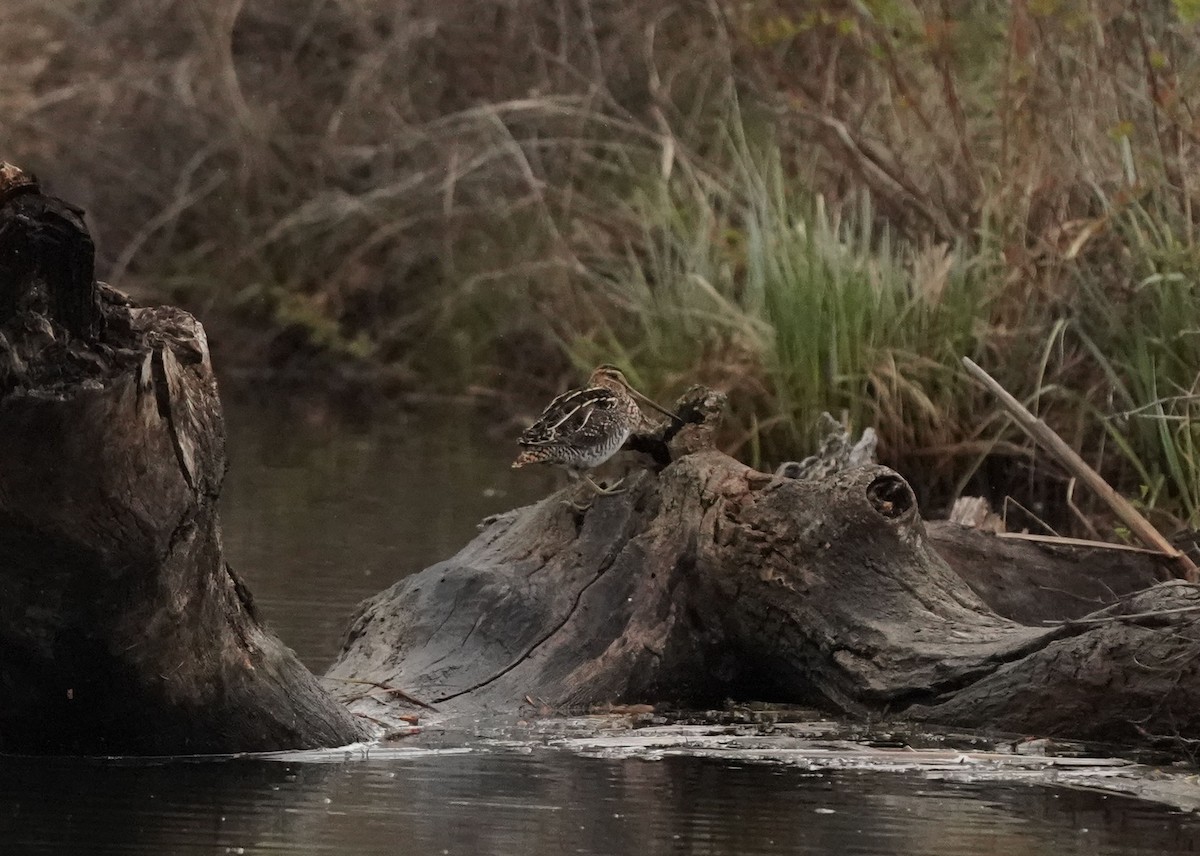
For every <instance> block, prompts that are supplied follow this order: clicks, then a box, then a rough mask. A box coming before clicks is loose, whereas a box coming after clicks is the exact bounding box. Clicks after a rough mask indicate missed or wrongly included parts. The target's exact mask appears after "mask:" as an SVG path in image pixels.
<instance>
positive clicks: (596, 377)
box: [588, 363, 633, 390]
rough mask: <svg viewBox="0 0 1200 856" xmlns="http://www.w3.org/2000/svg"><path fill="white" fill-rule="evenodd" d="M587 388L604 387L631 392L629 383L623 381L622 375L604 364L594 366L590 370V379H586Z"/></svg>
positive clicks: (613, 367) (607, 364)
mask: <svg viewBox="0 0 1200 856" xmlns="http://www.w3.org/2000/svg"><path fill="white" fill-rule="evenodd" d="M588 386H604V387H609V388H611V387H620V388H622V389H627V390H632V389H633V387H631V386H630V385H629V381H628V380H626V379H625V375H624V373H623V372H622V371H621V370H620V369H619V368H617V367H616V366H614V365H610V364H609V363H605V364H603V365H600V366H596V368H594V369H593V370H592V374H591V377H589V378H588Z"/></svg>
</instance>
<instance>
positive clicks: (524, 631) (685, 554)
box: [330, 389, 1200, 739]
mask: <svg viewBox="0 0 1200 856" xmlns="http://www.w3.org/2000/svg"><path fill="white" fill-rule="evenodd" d="M721 403H722V400H721V397H720V396H719V395H718V394H716V393H712V392H711V391H707V390H702V389H697V390H693V391H692V392H691V393H689V394H688V395H687V396H685V397H684V398H683V399H681V400H680V402H679V405H678V410H679V412H680V413H681V414H682V415H684V416H685V418H686V419H687V420H688V421H689V423H690V424H688V425H687V426H686V427H684V428H683V429H682V430H681V431H677V432H676V429H675V428H674V427H672V428H670V429H667V428H666V426H664V431H663V432H662V434H661V435H660V436H659V438H658V439H657V441H656V440H655V438H648V439H647V438H642V439H641V440H639V441H638V443H637V446H638V447H640V448H642V449H643V450H644V451H645V450H649V449H651V448H654V447H655V445H656V442H657V445H658V447H660V448H661V447H664V446H665V447H666V448H667V449H668V454H667V455H666V456H665V457H663V456H657V457H656V458H655V461H654V462H653V463H652V461H651V459H650V458H648V457H642V458H641V459H640V463H639V464H638V465H639V466H644V467H646V469H644V471H642V472H641V473H640V474H639V475H636V476H634V477H631V478H629V479H628V480H627V481H626V484H628V485H629V490H627V491H626V492H625V493H620V494H616V495H613V496H604V497H599V498H597V499H596V501H595V502H594V503H593V505H592V506H591V508H590V509H589V510H588V511H587V512H586V513H583V514H580V513H577V512H576V511H574V510H573V509H572V508H571V507H570V506H568V505H566V504H565V503H564V499H567V498H568V497H569V492H566V491H564V492H560V493H558V494H555V495H553V496H550V497H547V498H546V499H545V500H543V501H542V502H540V503H538V504H536V505H533V506H529V507H526V508H521V509H517V510H515V511H513V512H510V513H508V514H505V515H501V516H499V517H497V518H495V519H492V520H490V521H488V522H487V525H486V526H485V527H484V528H483V531H482V532H481V533H480V535H479V536H478V537H477V538H476V539H475V540H474V541H472V542H471V543H470V544H468V545H467V546H466V547H465V548H464V549H463V550H462V551H461V552H459V553H458V554H457V555H456V556H454V557H453V558H451V559H448V560H447V561H444V562H441V563H439V564H437V565H434V566H433V567H431V568H428V569H427V570H425V571H423V572H421V573H419V574H416V575H415V576H412V577H409V578H407V579H404V580H402V581H400V582H398V583H397V584H395V585H394V586H392V587H391V588H390V589H388V590H386V591H384V592H382V593H381V594H379V595H377V596H376V597H375V598H373V599H371V600H370V601H368V602H367V603H366V604H364V606H363V608H362V609H361V611H360V613H359V615H358V616H357V617H356V618H355V620H354V622H353V624H352V626H351V629H350V631H349V635H348V638H347V642H346V647H345V650H344V651H343V653H342V655H341V658H340V659H339V661H338V662H337V663H336V664H335V665H334V667H333V668H332V670H331V673H330V674H331V676H334V677H338V678H342V679H351V680H370V681H375V682H379V683H381V684H385V685H387V686H399V687H404V688H405V690H406V691H407V692H410V693H412V694H413V695H414V696H416V697H418V698H421V699H423V700H425V701H427V702H429V703H430V704H433V705H435V706H436V707H437V708H438V710H439V711H441V712H445V713H449V714H453V713H455V712H479V711H483V710H492V711H500V712H503V711H514V710H517V709H518V708H520V707H521V706H522V705H523V704H525V703H526V702H525V700H527V699H537V700H538V701H539V704H540V705H544V706H548V707H549V708H552V709H564V708H570V707H576V706H588V705H597V704H605V703H614V704H623V703H639V702H661V701H670V702H675V703H683V704H691V705H707V704H711V703H719V702H720V701H722V700H723V699H726V698H731V697H732V698H735V699H758V700H773V701H790V702H804V703H813V704H817V705H820V706H821V707H823V708H825V709H827V710H830V711H831V712H835V713H846V714H860V715H867V714H870V715H876V714H884V713H890V714H897V713H904V714H906V715H909V716H913V717H916V718H920V719H923V720H927V721H931V722H939V723H947V724H955V725H973V726H992V727H1001V728H1004V729H1007V730H1016V731H1027V732H1037V733H1044V734H1059V735H1069V736H1073V737H1079V738H1087V737H1091V738H1106V739H1136V735H1137V733H1138V730H1139V729H1142V730H1144V731H1146V732H1151V733H1181V734H1195V733H1196V732H1197V731H1198V729H1200V719H1197V718H1196V716H1195V715H1194V714H1193V713H1192V712H1191V711H1195V710H1198V709H1200V706H1198V703H1200V681H1198V680H1197V679H1196V675H1195V674H1194V673H1193V666H1192V663H1193V662H1194V661H1195V660H1196V657H1195V656H1194V655H1195V654H1196V653H1197V651H1196V645H1197V642H1196V641H1195V639H1194V638H1193V637H1195V636H1196V620H1197V619H1196V616H1195V614H1193V613H1186V612H1185V613H1175V614H1172V615H1165V616H1155V617H1147V618H1138V619H1133V620H1131V621H1118V622H1111V623H1103V624H1072V625H1063V624H1057V625H1054V626H1046V625H1045V624H1044V623H1043V622H1044V621H1045V620H1047V619H1062V618H1072V617H1079V616H1081V615H1084V614H1087V613H1090V612H1094V611H1096V610H1098V609H1104V608H1106V605H1107V604H1112V603H1115V604H1116V606H1115V607H1107V608H1109V609H1120V610H1129V611H1133V612H1141V611H1146V610H1147V608H1149V607H1154V608H1163V609H1166V608H1172V607H1178V606H1180V605H1181V602H1186V601H1188V600H1189V599H1190V598H1193V597H1195V592H1194V588H1193V587H1190V586H1180V585H1178V584H1168V585H1158V586H1155V587H1153V588H1151V589H1150V591H1148V592H1145V593H1143V594H1137V595H1133V596H1130V593H1131V592H1134V591H1136V590H1139V589H1142V588H1146V587H1148V586H1151V585H1153V584H1154V583H1155V582H1156V581H1157V580H1159V579H1161V578H1162V577H1164V576H1166V575H1168V574H1167V572H1166V571H1165V570H1164V568H1163V567H1162V565H1161V560H1159V559H1156V558H1155V557H1152V556H1146V555H1143V554H1126V553H1119V554H1113V553H1111V552H1108V551H1103V552H1097V551H1091V552H1090V553H1073V552H1069V551H1067V552H1064V551H1062V550H1053V549H1047V548H1044V547H1041V546H1038V545H1034V544H1029V543H1022V542H1013V541H1002V540H1000V539H996V538H994V537H991V536H988V535H985V534H983V533H978V532H970V531H968V530H962V529H961V528H959V527H953V528H948V527H949V526H950V525H949V524H945V525H936V526H932V527H930V526H927V525H926V524H925V523H924V522H923V521H922V519H921V517H920V514H919V512H918V509H917V507H916V501H915V498H914V495H913V492H912V491H911V489H910V488H909V486H908V484H907V483H906V482H905V481H904V479H902V478H901V477H900V476H899V475H898V474H896V473H895V472H893V471H891V470H889V469H887V468H885V467H881V466H877V465H873V464H867V465H863V466H853V467H849V468H844V467H832V468H829V467H824V466H821V467H816V468H807V469H808V470H810V471H812V472H820V474H821V475H822V476H823V477H822V478H819V479H815V480H797V479H792V478H786V477H784V476H783V475H774V476H772V475H768V474H764V473H760V472H757V471H755V470H753V469H750V468H748V467H746V466H744V465H742V464H740V463H738V462H737V461H734V460H733V459H731V458H729V457H728V456H726V455H724V454H722V453H720V452H718V451H716V450H714V449H713V448H712V445H711V433H712V425H713V424H714V422H715V420H716V419H717V418H719V413H720V408H721ZM834 445H837V446H838V448H839V449H843V450H845V449H847V448H850V447H849V445H848V444H847V443H842V442H839V443H836V444H834ZM838 457H839V455H833V456H827V457H826V458H824V459H823V460H832V459H833V458H838ZM840 457H846V458H847V461H848V455H847V456H840ZM829 469H832V472H828V471H827V470H829ZM1122 595H1125V596H1126V598H1125V599H1121V596H1122ZM352 708H353V709H355V710H359V711H361V712H362V713H364V714H367V715H371V716H376V717H381V718H384V719H386V718H387V717H388V716H389V715H390V716H394V715H395V713H396V711H397V710H398V709H402V706H399V705H397V704H396V703H395V702H394V701H392V700H388V699H379V698H371V699H358V700H357V701H354V702H353V704H352Z"/></svg>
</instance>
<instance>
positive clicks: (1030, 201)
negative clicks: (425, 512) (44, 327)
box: [0, 0, 1200, 534]
mask: <svg viewBox="0 0 1200 856" xmlns="http://www.w3.org/2000/svg"><path fill="white" fill-rule="evenodd" d="M1196 6H1197V4H1195V3H1192V2H1184V0H1177V2H1174V3H1172V2H1152V0H1140V1H1139V2H1133V3H1129V2H1115V1H1114V2H1100V0H1094V2H1083V0H1060V2H1055V0H1014V2H950V0H938V2H932V0H929V1H928V2H927V0H916V2H899V0H895V2H893V0H862V2H831V1H830V0H819V2H783V0H778V1H777V2H776V0H764V2H738V0H711V2H690V0H682V2H668V0H478V2H472V3H445V2H411V0H399V2H371V0H321V2H316V0H307V2H284V0H212V2H207V3H199V2H194V0H132V2H117V0H107V2H105V0H63V2H59V3H53V4H48V3H44V2H35V0H10V2H9V4H8V6H7V7H6V15H5V16H4V17H3V19H0V56H3V57H4V66H5V74H4V75H2V76H0V115H2V116H3V122H2V123H0V152H2V156H3V157H4V158H6V159H9V160H12V161H14V162H17V163H19V164H22V165H24V166H27V167H29V168H31V169H33V170H34V171H35V172H38V173H40V174H41V175H42V176H43V178H45V179H47V180H48V183H49V184H50V186H51V188H52V190H54V191H55V192H57V193H58V194H60V195H63V196H65V197H68V198H70V199H73V200H77V201H79V202H80V203H81V204H83V205H84V206H85V207H87V208H88V209H89V212H90V222H91V224H92V226H93V228H94V231H95V233H96V237H97V239H98V243H99V245H100V248H101V252H102V255H103V258H102V259H101V270H102V272H103V275H104V276H105V277H106V278H107V279H108V280H109V281H111V282H113V284H115V285H117V286H118V287H121V288H124V289H127V290H130V291H132V292H134V293H135V294H137V295H141V296H145V297H151V298H155V299H168V300H172V301H177V302H180V303H182V304H184V305H185V306H187V307H189V308H190V309H192V310H193V311H195V312H197V313H198V314H199V315H200V316H201V317H202V318H203V319H204V320H205V321H206V323H207V324H208V325H209V326H210V328H212V329H213V330H215V331H216V335H215V337H214V338H215V339H216V341H217V343H218V348H219V351H218V353H219V355H220V357H221V359H222V360H223V361H224V362H225V363H226V364H227V365H228V366H230V367H231V369H236V368H238V367H252V368H255V369H262V368H266V369H268V370H269V371H271V372H273V373H277V374H286V373H288V372H292V373H299V374H303V375H305V376H308V375H312V374H314V373H320V372H324V371H334V372H347V371H349V372H357V373H363V374H366V375H369V376H370V377H373V378H376V379H378V381H379V383H380V385H381V386H383V387H384V388H387V389H393V390H395V389H398V390H412V389H420V390H436V391H439V392H452V393H462V392H474V393H476V394H478V395H481V396H484V397H486V398H487V399H488V400H492V401H495V402H497V406H498V407H499V408H502V409H503V410H505V411H506V412H509V413H516V414H520V413H524V412H529V411H532V410H534V409H536V408H537V407H538V406H540V404H541V403H543V402H544V400H545V399H546V398H547V397H548V396H549V395H550V394H552V393H554V392H557V391H559V390H561V389H562V388H563V387H564V386H565V385H567V384H569V383H572V382H577V379H578V377H579V375H580V371H581V370H582V369H584V368H585V367H586V366H587V365H588V364H589V363H593V362H595V361H598V360H608V361H615V362H619V363H621V364H622V365H623V366H625V367H627V368H628V369H629V370H630V376H631V377H632V379H633V380H634V381H635V382H636V383H638V384H640V385H641V386H642V387H643V388H644V389H645V390H646V391H647V392H650V393H653V394H655V395H659V396H666V395H667V394H669V393H671V392H676V391H678V389H679V387H680V386H681V385H683V384H687V383H691V382H707V383H711V384H716V385H720V386H722V387H724V388H728V389H729V390H730V391H731V393H732V397H733V401H734V411H733V414H732V418H731V420H730V426H729V431H728V436H727V444H728V447H729V449H730V450H731V451H733V452H735V453H737V454H739V455H741V456H742V457H743V458H744V459H746V460H748V461H750V462H752V463H755V464H759V465H763V466H766V465H770V464H772V463H774V462H776V461H778V460H780V459H783V458H786V457H794V456H800V455H802V454H804V453H806V452H807V451H810V450H811V444H812V443H813V440H814V438H813V437H812V436H811V427H810V426H812V425H813V424H814V422H815V417H816V415H817V413H819V411H820V410H822V409H827V410H830V411H832V412H834V413H835V414H838V415H841V416H842V417H843V418H845V419H846V420H847V421H848V422H849V423H851V424H852V425H853V426H854V427H855V428H856V429H861V428H862V427H864V426H866V425H873V426H875V427H876V428H877V429H878V430H879V432H880V436H881V453H882V455H883V457H884V459H885V460H886V461H887V462H889V463H891V464H892V465H894V466H896V467H897V468H898V469H900V470H901V472H903V473H904V474H905V475H906V476H908V477H909V478H910V480H912V481H913V482H914V484H916V485H918V486H919V488H920V489H921V491H922V493H923V496H922V499H923V501H924V502H925V503H926V505H927V506H933V507H934V508H935V509H936V507H939V506H944V505H945V504H947V503H948V502H949V501H950V500H951V499H952V498H953V497H954V496H955V495H957V494H958V493H959V492H961V491H963V490H964V489H969V490H971V491H973V492H983V493H985V494H987V495H989V496H991V497H992V498H993V499H996V500H999V499H1000V498H1001V497H1003V496H1005V495H1012V496H1014V497H1016V498H1018V499H1019V500H1020V501H1021V502H1022V503H1023V504H1024V505H1026V506H1028V507H1029V508H1030V509H1031V510H1032V511H1034V512H1036V513H1038V514H1039V515H1041V516H1043V517H1045V518H1047V519H1048V520H1050V521H1051V522H1052V523H1054V524H1055V525H1057V526H1060V527H1066V528H1068V529H1071V530H1072V531H1078V532H1084V533H1088V532H1091V531H1098V532H1099V534H1108V532H1109V530H1111V528H1112V526H1111V524H1110V522H1109V521H1107V520H1106V519H1105V517H1104V516H1103V513H1102V512H1101V511H1100V510H1099V509H1098V508H1095V507H1091V506H1089V505H1088V499H1087V498H1086V497H1078V496H1076V497H1074V498H1073V500H1072V501H1068V495H1069V485H1068V483H1067V482H1066V480H1065V478H1064V477H1063V476H1062V475H1061V474H1060V473H1059V472H1058V471H1057V470H1056V468H1055V467H1054V466H1053V465H1048V464H1047V462H1046V461H1045V460H1043V459H1041V458H1040V457H1039V456H1038V455H1037V454H1036V453H1035V452H1034V451H1033V450H1032V449H1031V448H1030V446H1029V445H1028V443H1027V442H1026V441H1025V440H1024V439H1023V438H1022V437H1021V436H1020V435H1019V434H1018V433H1016V432H1015V430H1014V429H1012V428H1011V427H1009V426H1008V425H1007V423H1006V421H1005V420H1004V418H1003V417H1002V416H1000V415H999V414H998V413H997V412H996V411H995V410H994V406H993V404H992V403H991V402H990V401H988V400H987V399H986V397H985V396H983V395H982V394H981V393H979V392H978V391H976V390H975V389H974V388H973V387H972V386H970V385H969V384H968V383H966V382H965V381H964V379H963V378H962V375H961V372H960V371H959V369H958V363H957V360H958V358H959V357H960V356H963V355H968V356H972V357H973V358H975V359H976V360H977V361H979V362H981V363H982V364H983V365H984V366H985V367H986V368H988V369H989V371H991V372H992V373H993V374H995V375H996V376H997V377H998V378H999V379H1000V380H1001V382H1002V383H1004V384H1005V385H1006V386H1007V387H1008V388H1009V389H1011V390H1013V391H1014V392H1015V393H1016V394H1017V395H1018V396H1019V397H1021V398H1023V399H1025V400H1027V401H1028V402H1030V403H1031V405H1032V406H1033V407H1034V409H1035V410H1037V411H1038V412H1039V413H1040V414H1041V415H1042V416H1043V417H1044V418H1046V419H1047V420H1048V421H1049V422H1050V423H1051V425H1052V426H1053V427H1054V428H1055V429H1056V430H1058V431H1059V432H1060V433H1062V434H1063V435H1064V437H1066V438H1067V439H1068V440H1069V441H1070V442H1071V443H1072V444H1073V445H1075V446H1076V447H1077V448H1079V449H1081V450H1082V451H1083V453H1084V454H1085V456H1086V457H1087V458H1088V459H1089V460H1090V461H1092V462H1093V463H1094V464H1096V465H1097V466H1098V467H1099V468H1100V469H1101V470H1102V471H1103V472H1104V473H1105V475H1106V476H1107V477H1108V478H1110V479H1111V480H1112V481H1113V482H1114V484H1116V485H1117V486H1118V487H1119V488H1120V489H1121V490H1123V491H1125V492H1126V493H1128V494H1131V495H1133V496H1135V497H1137V498H1138V499H1139V501H1140V502H1141V503H1142V504H1143V505H1145V506H1146V507H1149V508H1152V509H1154V510H1155V511H1156V512H1157V513H1158V514H1159V515H1160V520H1162V521H1168V522H1174V523H1178V524H1188V525H1191V526H1195V525H1196V524H1197V522H1200V478H1198V476H1197V472H1200V470H1198V468H1197V460H1196V455H1197V428H1196V424H1197V423H1196V419H1195V415H1196V400H1195V396H1194V394H1195V391H1196V389H1195V387H1196V380H1197V369H1198V367H1200V341H1198V336H1200V309H1198V308H1197V300H1196V294H1195V290H1196V285H1195V282H1196V273H1197V269H1198V268H1200V260H1198V256H1197V245H1196V239H1195V233H1196V228H1197V204H1196V203H1197V201H1198V200H1197V187H1198V186H1200V174H1198V173H1197V169H1196V163H1197V140H1198V133H1200V126H1198V125H1197V119H1196V116H1195V113H1194V110H1193V105H1192V104H1191V102H1190V99H1189V95H1190V93H1192V92H1195V91H1196V83H1197V62H1198V59H1197V58H1198V57H1200V30H1198V29H1197V24H1196V22H1195V16H1196V14H1197V12H1198V11H1200V10H1198V9H1197V8H1196ZM929 510H930V509H929V508H927V511H929Z"/></svg>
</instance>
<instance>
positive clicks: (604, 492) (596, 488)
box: [563, 469, 625, 513]
mask: <svg viewBox="0 0 1200 856" xmlns="http://www.w3.org/2000/svg"><path fill="white" fill-rule="evenodd" d="M567 475H569V476H570V477H571V481H573V482H578V481H582V482H584V483H586V484H587V486H588V487H590V488H591V489H592V494H593V496H592V499H590V500H588V501H587V502H586V503H583V504H580V503H578V502H575V501H574V500H569V499H564V500H563V502H564V503H565V504H566V505H569V506H571V507H572V508H574V509H575V510H576V511H578V512H581V513H582V512H584V511H587V510H588V509H589V508H591V507H592V503H593V502H595V497H597V496H611V495H612V494H614V493H621V492H622V491H623V490H625V488H623V487H621V482H623V481H624V479H618V480H617V481H616V483H614V484H612V485H609V486H608V487H601V486H600V485H598V484H596V482H594V481H593V480H592V477H591V476H589V475H588V474H587V473H584V472H580V471H578V470H573V469H569V470H567Z"/></svg>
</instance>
